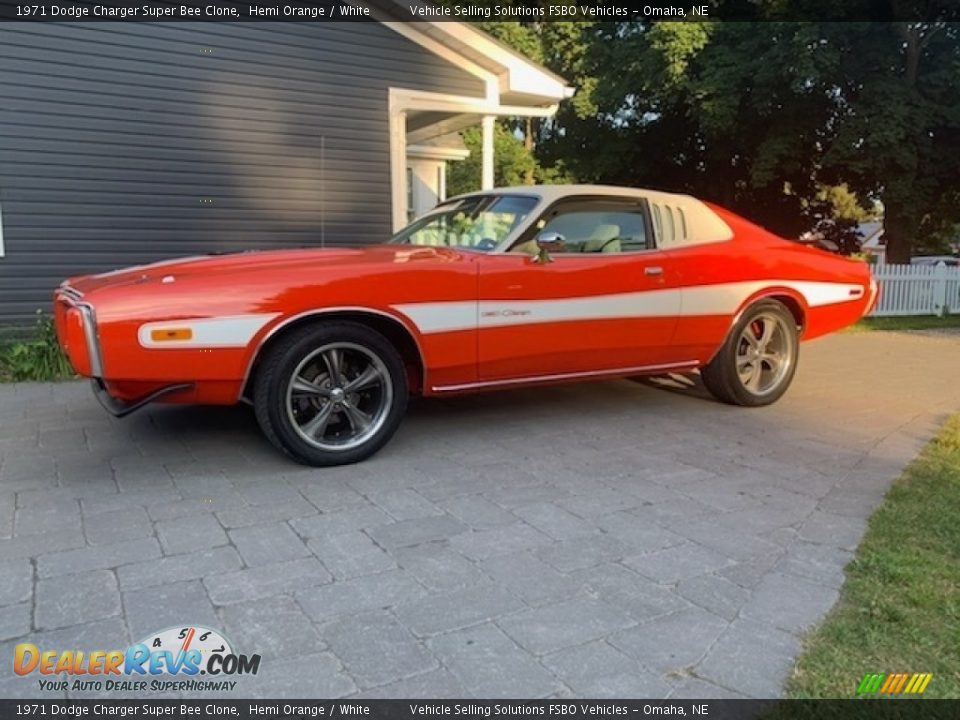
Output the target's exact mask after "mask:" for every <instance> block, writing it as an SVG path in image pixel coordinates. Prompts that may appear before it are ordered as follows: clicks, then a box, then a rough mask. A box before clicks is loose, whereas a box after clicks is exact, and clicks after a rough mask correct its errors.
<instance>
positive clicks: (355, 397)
mask: <svg viewBox="0 0 960 720" xmlns="http://www.w3.org/2000/svg"><path fill="white" fill-rule="evenodd" d="M331 362H332V363H333V367H336V368H337V370H336V372H335V371H334V370H333V368H332V367H331ZM364 363H366V364H364ZM361 375H364V377H368V380H367V381H366V382H367V383H368V386H366V387H363V388H360V389H358V390H356V391H355V392H349V390H348V389H349V387H350V383H351V382H357V383H358V385H357V387H359V385H360V384H362V382H361V381H362V380H363V378H361ZM295 376H296V377H297V378H299V380H298V381H297V386H296V387H295V386H294V378H295ZM335 376H336V377H335ZM407 394H408V387H407V374H406V370H405V367H404V363H403V359H402V358H401V357H400V354H399V353H398V352H397V350H396V348H394V347H393V345H391V343H390V342H389V341H388V340H387V339H386V338H385V337H383V336H382V335H381V334H380V333H378V332H376V331H375V330H372V329H370V328H369V327H366V326H365V325H360V324H358V323H352V322H331V323H322V324H315V325H310V326H307V327H304V328H301V329H299V330H295V331H293V332H291V333H290V334H289V335H288V336H286V337H283V338H281V339H280V340H279V341H278V342H277V343H276V344H275V345H274V346H273V347H271V348H270V349H269V351H268V352H267V354H266V356H265V357H264V358H263V361H262V362H261V363H260V366H259V368H258V370H257V375H256V381H255V383H254V391H253V406H254V410H255V412H256V416H257V422H258V423H259V424H260V428H261V429H262V430H263V433H264V435H266V436H267V439H268V440H270V442H271V443H273V445H275V446H276V447H277V448H279V449H280V450H281V451H283V452H284V453H286V454H287V455H288V456H290V457H291V458H293V459H294V460H296V461H297V462H300V463H303V464H304V465H314V466H330V465H346V464H349V463H355V462H360V461H361V460H365V459H366V458H368V457H370V456H371V455H373V454H374V453H375V452H377V451H378V450H379V449H380V448H382V447H383V446H384V445H385V444H386V443H387V441H389V440H390V438H391V437H392V436H393V434H394V432H396V430H397V428H398V427H399V425H400V421H401V420H402V419H403V415H404V413H405V412H406V409H407ZM301 420H302V421H301ZM367 420H369V422H367V423H366V424H365V422H366V421H367ZM312 423H313V425H311V424H312ZM311 427H312V428H313V430H312V431H311ZM308 438H312V440H311V439H308Z"/></svg>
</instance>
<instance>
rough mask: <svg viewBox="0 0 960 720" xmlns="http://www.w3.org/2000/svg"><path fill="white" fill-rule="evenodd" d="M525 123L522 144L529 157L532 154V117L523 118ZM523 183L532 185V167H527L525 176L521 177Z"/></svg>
mask: <svg viewBox="0 0 960 720" xmlns="http://www.w3.org/2000/svg"><path fill="white" fill-rule="evenodd" d="M524 120H525V121H526V124H525V126H524V128H523V130H524V132H523V146H524V147H525V148H526V149H527V152H529V153H530V155H531V157H532V156H533V118H530V117H528V118H524ZM523 181H524V184H526V185H533V183H534V177H533V168H532V167H529V168H527V171H526V173H525V176H524V178H523Z"/></svg>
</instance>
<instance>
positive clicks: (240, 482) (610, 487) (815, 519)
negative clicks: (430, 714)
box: [0, 333, 960, 698]
mask: <svg viewBox="0 0 960 720" xmlns="http://www.w3.org/2000/svg"><path fill="white" fill-rule="evenodd" d="M958 352H960V337H957V336H925V335H896V334H883V333H871V334H864V335H853V334H851V335H844V334H841V335H836V336H832V337H829V338H826V339H824V340H820V341H816V342H813V343H810V344H807V345H805V346H804V350H803V356H802V359H801V364H800V368H799V371H798V374H797V377H796V380H795V383H794V387H793V388H791V390H790V392H789V393H788V394H787V395H786V396H785V397H784V398H783V399H782V400H781V401H780V402H778V403H777V404H776V405H774V406H772V407H769V408H762V409H756V410H745V409H741V408H732V407H728V406H725V405H722V404H719V403H716V402H712V401H710V400H708V399H705V398H704V396H703V395H704V392H703V390H702V388H701V387H700V386H699V383H698V382H693V383H687V384H686V388H687V389H676V388H674V389H672V390H664V389H661V388H659V387H658V383H657V382H656V381H651V382H641V383H636V382H627V381H614V382H604V383H596V384H592V385H579V386H567V387H558V388H549V389H540V390H520V391H514V392H509V393H499V394H491V395H483V396H477V397H468V398H454V399H449V398H445V399H443V400H441V401H437V400H424V401H422V402H420V403H417V404H416V406H414V407H413V408H412V409H411V412H410V415H409V417H408V418H407V419H406V420H405V422H404V424H403V426H402V428H401V430H400V432H399V433H398V434H397V437H396V438H395V439H394V440H393V442H391V443H390V444H389V445H388V446H387V447H386V448H385V449H384V450H383V451H382V452H381V453H380V454H378V455H377V456H376V457H374V458H372V459H371V460H369V461H368V462H365V463H362V464H360V465H355V466H350V467H345V468H327V469H312V468H303V467H300V466H297V465H294V464H292V463H290V462H288V461H287V460H285V459H284V458H283V457H282V456H281V455H280V454H278V453H276V452H274V451H273V450H272V449H271V448H270V447H269V445H268V444H267V443H266V442H265V441H264V440H263V439H262V438H261V436H260V435H259V433H258V431H257V429H256V424H255V423H254V422H253V421H252V418H251V415H250V413H249V410H248V409H246V408H234V409H225V408H170V407H163V406H154V407H149V408H147V409H145V410H144V411H141V412H139V413H136V414H134V415H132V416H130V417H129V418H127V419H124V420H122V421H116V420H113V419H111V418H108V417H107V416H105V415H104V413H103V412H102V410H101V409H100V408H99V406H98V405H97V404H96V402H95V401H94V400H93V399H92V398H91V397H90V395H89V390H88V388H87V387H86V386H85V385H84V384H83V383H61V384H56V385H48V384H29V383H26V384H18V385H0V578H3V582H0V655H2V656H3V657H9V656H10V652H12V647H13V645H14V644H16V643H17V642H23V641H29V642H34V643H38V644H40V645H43V646H44V647H59V648H76V649H85V650H90V649H97V648H103V647H122V646H123V645H124V644H125V643H129V642H131V641H136V640H139V639H141V638H143V637H145V636H147V635H149V634H150V633H151V632H154V631H157V630H161V629H164V628H166V627H170V626H179V625H184V624H191V623H194V624H203V625H207V626H210V627H214V628H217V629H220V630H222V631H223V632H224V633H225V634H226V635H227V637H229V638H230V639H231V641H232V642H234V643H235V644H236V645H237V646H238V647H242V649H243V650H244V651H247V652H257V653H260V654H262V655H263V661H262V665H261V671H260V674H259V675H258V676H257V678H256V680H255V681H253V682H246V683H244V684H243V687H242V688H240V687H238V689H237V692H236V694H237V695H238V696H243V697H269V696H271V695H272V696H287V697H293V696H296V697H459V698H465V697H500V698H503V697H548V696H558V697H570V696H579V697H588V696H590V697H624V696H634V697H673V698H686V697H705V696H706V697H768V696H775V695H777V694H779V693H780V691H781V689H782V686H783V681H784V679H785V678H786V677H787V675H788V674H789V672H790V670H791V668H792V665H793V661H794V658H795V657H796V655H797V653H798V652H799V650H800V647H801V637H802V634H803V633H804V632H805V631H807V630H809V629H810V628H811V627H813V626H814V625H815V624H816V623H817V622H819V621H820V620H821V619H822V617H823V615H824V613H826V612H827V611H828V609H829V608H830V607H831V605H832V604H833V603H834V602H835V600H836V597H837V593H838V590H839V588H840V586H841V585H842V582H843V571H844V567H845V566H846V565H847V563H849V561H850V559H851V558H852V551H853V550H854V549H855V548H856V545H857V543H858V542H859V540H860V538H861V537H862V534H863V532H864V529H865V527H866V519H867V518H868V516H869V514H870V513H871V512H872V511H873V510H874V509H875V508H876V507H877V505H878V504H879V503H880V502H882V500H883V496H884V493H885V492H886V490H887V488H888V487H889V484H890V482H891V480H892V479H893V478H894V477H895V476H896V475H897V474H898V473H899V472H900V470H901V469H902V468H903V467H904V465H905V464H906V463H907V462H909V461H910V460H911V459H912V458H913V457H914V455H915V454H916V452H917V451H918V450H919V449H920V448H921V447H922V446H923V444H924V443H925V442H926V441H927V440H928V439H929V438H930V437H931V435H932V434H933V433H935V432H936V430H937V428H938V427H939V425H940V423H942V421H943V420H944V419H945V418H946V417H947V416H948V415H949V414H950V413H952V412H956V411H957V410H958V409H960V386H958V385H957V384H956V383H952V382H949V381H945V380H944V379H945V378H950V377H952V376H953V374H955V368H954V365H955V361H956V357H957V354H958ZM878 358H882V359H883V362H879V361H878ZM864 368H869V372H865V371H864ZM0 694H2V695H4V696H10V697H30V696H33V695H35V694H36V693H35V685H34V684H33V682H32V681H31V680H24V679H22V678H17V677H14V676H13V675H12V673H11V670H10V667H9V665H7V666H6V667H4V668H2V669H0ZM73 695H74V694H73V693H71V694H70V696H71V697H72V696H73ZM81 696H82V694H81ZM51 697H53V696H51ZM59 697H61V698H63V697H65V695H64V694H61V695H60V696H59Z"/></svg>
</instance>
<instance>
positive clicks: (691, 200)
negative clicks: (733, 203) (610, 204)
mask: <svg viewBox="0 0 960 720" xmlns="http://www.w3.org/2000/svg"><path fill="white" fill-rule="evenodd" d="M471 195H532V196H534V197H538V198H540V199H541V201H542V205H549V204H551V203H554V202H556V201H557V200H562V199H564V198H567V197H583V196H600V197H623V198H636V199H638V200H640V199H643V200H647V201H648V202H649V203H651V204H652V205H654V206H660V207H661V208H669V209H670V211H671V212H676V211H677V210H680V211H682V213H683V223H684V225H685V227H686V233H684V236H680V235H679V234H678V235H677V236H676V237H675V239H673V240H671V241H670V243H669V245H670V246H676V245H701V244H704V243H712V242H723V241H725V240H730V239H731V238H732V237H733V230H732V229H731V228H730V226H729V225H727V223H725V222H724V221H723V220H722V219H721V218H720V217H719V216H718V215H717V214H716V213H715V212H713V210H711V209H710V208H709V207H708V206H707V205H706V203H704V202H703V201H702V200H698V199H697V198H695V197H693V196H692V195H683V194H680V193H669V192H663V191H661V190H648V189H644V188H627V187H620V186H616V185H518V186H514V187H501V188H496V189H494V190H481V191H478V192H473V193H466V194H464V195H460V196H459V197H469V196H471ZM455 199H456V198H451V199H450V200H455ZM450 200H448V201H447V202H450ZM540 209H542V207H541V208H540ZM538 214H539V210H538ZM663 246H664V245H663V244H661V247H663Z"/></svg>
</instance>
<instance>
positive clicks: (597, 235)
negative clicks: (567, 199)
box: [524, 206, 648, 254]
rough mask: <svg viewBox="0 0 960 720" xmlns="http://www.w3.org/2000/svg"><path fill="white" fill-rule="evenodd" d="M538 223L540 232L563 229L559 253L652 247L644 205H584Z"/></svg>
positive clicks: (555, 231) (635, 249) (612, 251)
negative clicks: (621, 207) (648, 237)
mask: <svg viewBox="0 0 960 720" xmlns="http://www.w3.org/2000/svg"><path fill="white" fill-rule="evenodd" d="M537 226H538V227H537V234H538V235H539V234H541V233H559V234H560V235H561V236H562V237H563V244H562V246H561V249H559V250H557V251H556V252H559V253H567V254H579V253H624V252H635V251H637V250H646V249H648V245H647V231H646V223H645V221H644V215H643V211H642V210H641V209H640V207H635V206H631V207H630V208H624V209H617V208H613V207H611V208H610V209H605V208H603V207H601V206H597V207H596V208H591V207H584V206H581V207H580V208H576V209H574V208H571V209H570V210H561V211H560V212H558V213H557V214H556V215H554V216H553V217H552V218H549V219H547V220H546V221H544V220H541V221H540V222H539V223H537ZM524 245H526V243H524Z"/></svg>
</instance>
